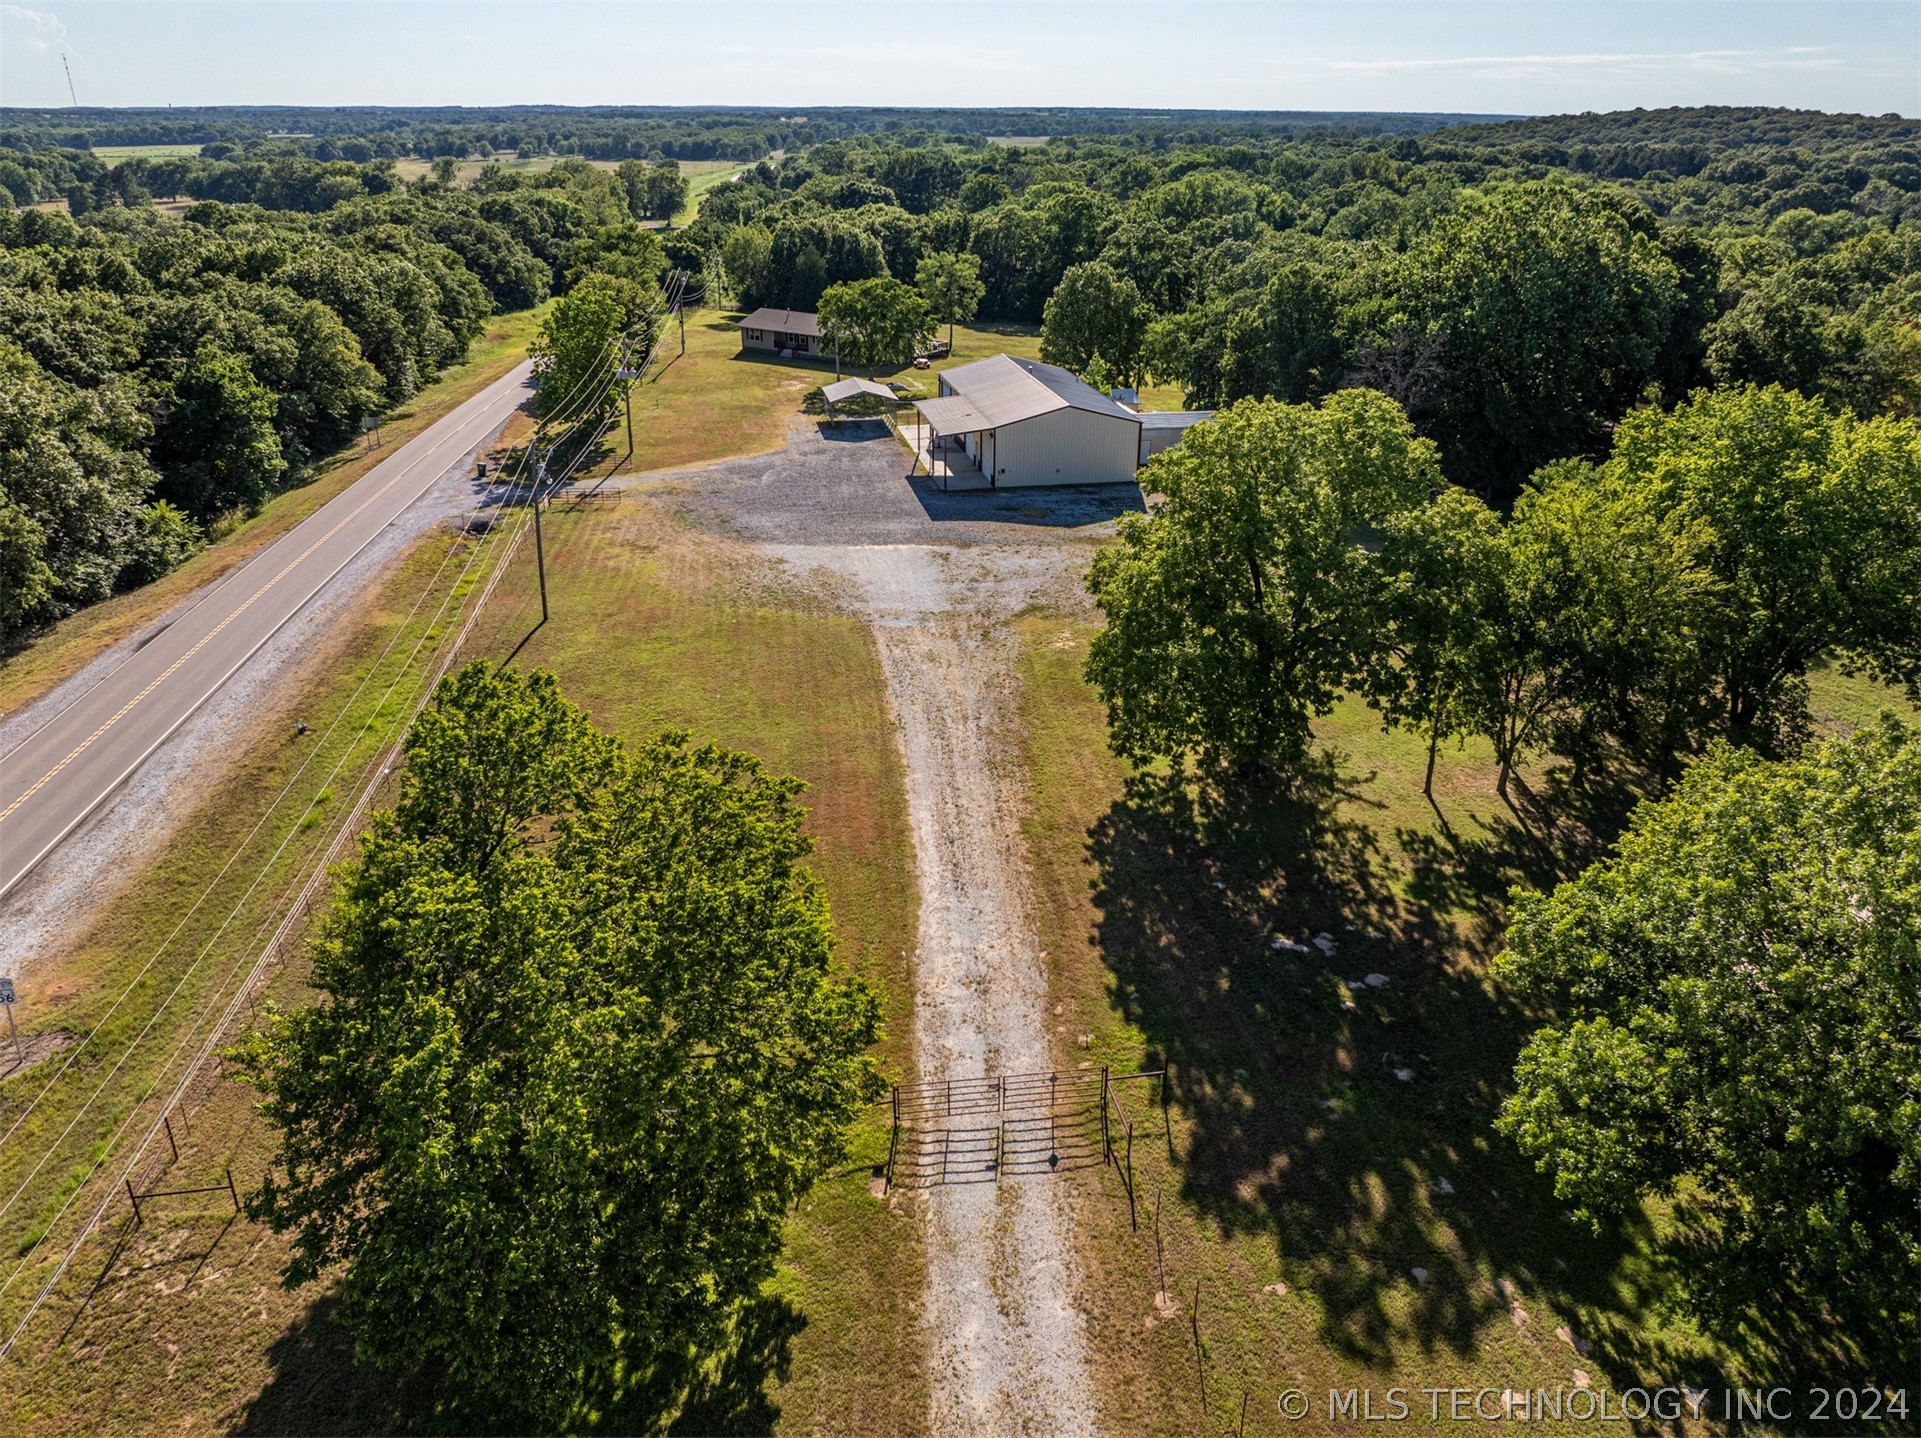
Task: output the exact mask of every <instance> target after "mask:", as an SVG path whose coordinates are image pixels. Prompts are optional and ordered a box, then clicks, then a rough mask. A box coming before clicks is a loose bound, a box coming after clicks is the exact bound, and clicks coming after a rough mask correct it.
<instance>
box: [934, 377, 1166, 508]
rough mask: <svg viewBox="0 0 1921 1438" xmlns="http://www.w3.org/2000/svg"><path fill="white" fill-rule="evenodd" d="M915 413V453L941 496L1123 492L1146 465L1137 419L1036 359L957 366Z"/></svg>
mask: <svg viewBox="0 0 1921 1438" xmlns="http://www.w3.org/2000/svg"><path fill="white" fill-rule="evenodd" d="M914 408H915V410H916V411H918V412H919V414H920V418H921V425H920V432H919V435H918V440H919V442H918V443H917V445H916V449H917V451H921V452H922V458H923V459H924V460H925V461H926V463H927V471H928V473H929V474H930V475H932V476H933V477H934V479H935V480H936V482H937V483H939V484H940V485H941V487H942V488H943V489H999V488H1010V489H1011V488H1020V487H1027V486H1035V485H1049V484H1125V483H1128V482H1129V481H1131V480H1132V479H1133V478H1134V470H1135V469H1136V467H1138V465H1139V463H1140V454H1141V420H1140V416H1139V415H1137V414H1135V413H1134V412H1133V411H1132V410H1129V409H1125V408H1123V407H1122V406H1121V405H1119V404H1116V403H1115V402H1114V401H1113V400H1111V399H1109V398H1108V397H1107V396H1106V395H1104V394H1102V393H1101V392H1100V391H1099V390H1097V389H1095V388H1094V387H1093V386H1092V385H1089V384H1087V383H1085V382H1083V381H1082V380H1080V379H1078V378H1076V377H1075V376H1074V375H1072V374H1070V373H1069V372H1068V371H1066V370H1064V369H1062V368H1060V367H1059V366H1058V365H1051V364H1042V363H1041V362H1040V361H1039V360H1028V359H1016V358H1014V357H1013V356H1012V355H994V356H993V357H992V358H989V359H984V360H979V361H976V362H975V363H973V364H967V365H960V366H958V367H957V368H955V369H951V370H948V371H946V372H945V373H943V374H942V375H941V377H940V394H939V395H938V396H937V397H936V398H934V399H925V400H918V401H916V402H915V405H914Z"/></svg>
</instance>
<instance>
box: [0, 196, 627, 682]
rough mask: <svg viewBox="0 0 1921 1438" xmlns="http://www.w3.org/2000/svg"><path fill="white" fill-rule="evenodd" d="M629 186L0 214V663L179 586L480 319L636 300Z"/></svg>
mask: <svg viewBox="0 0 1921 1438" xmlns="http://www.w3.org/2000/svg"><path fill="white" fill-rule="evenodd" d="M639 168H641V169H642V170H650V169H651V168H652V167H639ZM630 178H633V177H630V176H628V175H625V174H623V173H620V172H610V171H603V170H597V169H593V168H592V167H589V166H586V165H585V164H581V165H579V166H577V167H575V168H564V169H561V170H559V171H557V172H555V173H553V174H549V175H543V176H540V177H537V178H536V177H529V178H528V179H527V180H526V181H525V182H522V181H521V180H520V179H518V178H515V179H513V180H511V181H503V182H502V183H499V184H496V185H493V186H491V187H489V188H487V189H485V190H484V191H470V190H459V191H455V190H452V189H450V188H448V187H447V186H445V185H444V184H440V183H438V182H435V181H432V180H429V181H428V182H426V183H424V184H419V185H415V186H412V187H406V188H398V189H391V190H382V191H379V192H377V193H376V192H365V193H357V194H354V195H353V196H351V197H348V198H343V199H339V200H337V201H336V202H334V203H332V204H331V205H330V206H328V207H327V208H325V209H324V210H322V211H320V212H318V213H308V212H306V211H304V210H301V209H291V208H289V209H266V208H263V207H260V206H258V205H254V204H227V203H222V202H218V201H203V202H201V203H199V204H196V205H193V206H192V207H190V208H189V209H188V210H187V211H186V213H185V216H184V218H181V219H174V218H171V217H169V216H167V215H164V214H161V213H160V212H158V211H157V210H155V209H154V208H152V207H151V206H148V205H142V204H139V203H126V204H119V205H116V206H114V207H112V208H110V209H103V210H100V211H98V212H96V213H93V214H89V215H86V216H85V217H84V218H82V219H80V220H77V221H76V220H75V219H73V218H71V217H69V216H67V215H63V214H60V213H57V212H47V211H39V210H24V211H17V212H13V213H0V369H4V370H5V373H6V380H7V382H6V384H5V385H4V387H0V390H3V393H0V643H4V644H8V645H11V644H14V643H17V642H19V640H20V639H21V638H22V637H23V636H24V635H25V634H27V633H29V632H31V631H32V630H33V629H34V628H36V627H38V626H40V625H44V624H46V623H47V622H49V621H51V620H53V619H56V618H58V617H60V616H61V615H62V614H66V613H69V612H71V611H72V610H73V609H75V608H77V607H79V606H81V605H84V604H87V603H90V602H93V601H95V600H98V599H101V598H104V597H106V596H107V595H109V594H111V593H113V592H115V591H116V590H119V589H125V588H127V587H129V586H132V585H136V584H140V583H144V582H146V581H147V580H150V579H152V578H154V577H156V576H157V575H158V574H161V573H164V572H165V571H166V570H167V569H168V568H170V567H172V566H173V565H175V564H177V563H179V562H180V561H181V559H183V558H184V557H186V556H187V555H188V554H190V553H192V552H193V550H194V549H195V548H196V547H197V546H198V545H199V544H200V543H201V542H202V540H203V538H204V537H205V535H207V534H208V533H209V532H213V531H215V530H217V529H219V528H220V527H221V526H222V525H223V524H225V523H227V522H229V520H230V518H231V517H232V516H234V515H237V514H245V513H247V512H250V511H251V510H253V509H255V508H257V507H258V506H259V505H260V504H261V503H262V502H263V501H264V500H266V499H267V498H268V497H270V496H271V495H272V494H273V493H274V492H276V491H277V490H278V489H280V488H282V487H284V486H286V485H288V484H291V483H295V482H298V481H299V480H300V479H302V478H303V477H304V475H305V474H307V473H308V472H309V470H310V468H311V466H312V464H313V462H314V461H315V460H316V459H317V458H319V457H321V456H323V455H325V454H327V453H328V452H330V451H332V450H334V449H336V448H338V447H339V446H340V445H341V444H343V443H345V442H346V441H348V440H349V439H351V438H352V437H353V436H354V435H356V434H357V433H358V432H359V429H360V426H361V422H362V421H363V420H364V419H365V418H366V417H368V416H370V415H374V414H377V413H379V412H380V411H382V410H384V409H387V408H390V407H391V406H393V405H396V404H399V403H401V402H403V401H404V400H406V399H408V398H409V397H411V396H412V395H414V394H415V393H417V392H418V391H419V390H420V388H421V386H422V385H424V384H425V383H427V382H428V381H429V380H430V379H431V378H432V377H433V376H434V375H435V374H437V373H438V372H439V371H441V370H442V369H443V368H445V367H446V366H447V365H448V364H451V363H453V362H455V361H457V360H459V359H461V358H462V357H463V356H464V355H465V354H466V353H467V351H468V347H469V346H470V345H471V344H472V342H473V341H474V339H475V338H477V337H478V336H479V335H480V334H481V333H482V331H483V329H484V327H485V325H486V322H487V318H488V316H489V315H491V314H493V313H495V312H498V311H504V310H517V309H525V308H527V307H529V306H531V305H534V304H537V303H539V302H541V301H542V300H544V299H546V298H547V297H548V296H549V295H550V294H553V293H556V292H559V291H564V290H566V289H568V288H569V287H570V286H572V285H575V284H577V283H579V282H581V281H582V280H584V279H586V278H588V277H589V276H591V275H596V274H598V275H602V276H605V277H607V278H608V280H609V282H611V281H612V280H613V279H624V280H625V282H627V283H637V284H642V285H649V284H653V283H655V282H657V280H658V277H659V274H660V272H661V269H662V268H663V266H664V264H665V260H664V257H663V255H662V253H661V248H660V244H659V241H658V240H657V239H655V237H654V236H653V235H652V234H651V233H649V232H648V231H647V230H645V229H643V228H642V227H641V224H640V221H639V218H638V217H637V215H636V190H635V189H634V188H632V187H630V185H629V183H628V181H629V179H630ZM641 178H643V179H644V178H645V177H644V176H642V177H641ZM639 195H640V202H641V203H642V204H643V205H644V204H645V203H646V199H647V196H646V193H645V191H644V190H643V191H640V192H639Z"/></svg>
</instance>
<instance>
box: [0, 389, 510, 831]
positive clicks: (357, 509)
mask: <svg viewBox="0 0 1921 1438" xmlns="http://www.w3.org/2000/svg"><path fill="white" fill-rule="evenodd" d="M476 398H478V396H476ZM444 444H445V441H442V442H441V443H440V444H435V445H432V446H430V447H429V448H428V450H427V451H426V453H424V454H422V455H421V457H420V459H417V460H414V461H411V462H410V463H408V464H405V465H403V466H402V467H401V469H400V472H399V473H397V474H396V475H394V477H393V478H392V479H390V480H388V481H387V482H386V483H385V484H383V485H381V486H380V488H379V489H377V490H375V491H374V492H373V493H372V494H370V495H368V496H367V497H366V498H365V499H363V500H362V501H361V502H360V503H359V504H357V505H355V506H354V508H353V509H352V510H351V511H350V512H349V513H347V514H345V515H342V516H341V518H340V521H339V523H337V524H335V525H334V527H333V528H332V529H330V530H328V531H327V532H326V533H325V534H323V535H321V536H320V538H318V539H316V540H315V541H314V542H313V543H312V544H310V545H308V546H307V547H306V548H305V549H304V550H302V551H301V552H300V553H299V555H297V556H296V557H295V558H293V559H290V560H288V561H287V563H286V564H285V565H284V566H283V567H282V568H281V570H280V572H279V573H278V574H276V575H274V577H273V578H272V579H269V580H268V581H267V582H266V583H265V584H263V585H261V586H260V587H259V588H258V589H256V590H255V591H254V592H253V593H252V594H250V595H248V596H247V598H246V600H245V601H244V602H243V603H241V605H240V606H239V607H238V608H236V609H235V610H234V611H233V612H232V613H231V614H229V615H228V616H227V617H226V618H225V619H223V620H221V621H220V623H218V624H217V625H215V626H214V627H213V628H212V629H210V630H208V631H207V632H206V633H205V634H203V635H201V636H200V638H199V639H197V640H196V641H195V642H194V645H193V647H192V648H191V649H189V650H188V651H187V652H186V653H184V654H182V655H181V656H180V657H179V658H178V659H176V660H174V661H173V663H171V664H169V665H168V666H167V667H166V668H165V669H163V670H161V672H160V673H159V674H158V675H156V676H155V677H154V678H153V679H152V680H151V681H150V682H149V683H148V685H147V687H146V688H144V689H142V690H141V691H140V692H139V693H138V694H136V695H134V696H133V698H131V699H129V700H128V701H127V702H126V703H125V704H123V705H121V706H120V710H119V712H118V713H116V714H115V715H114V716H113V717H112V718H111V719H109V720H107V722H106V723H104V724H102V725H101V726H100V727H99V728H98V729H96V730H94V731H93V733H91V734H89V735H88V736H87V737H86V738H85V739H82V740H81V741H80V742H79V743H78V744H76V745H75V746H74V748H73V750H72V752H71V753H69V754H68V755H67V757H66V758H64V759H62V760H61V761H60V762H59V763H58V764H55V765H54V766H53V767H52V768H51V769H49V770H47V772H46V773H44V774H42V775H41V776H40V777H39V778H38V779H36V780H34V782H33V785H32V787H31V788H29V789H27V790H26V791H25V792H23V793H22V794H21V795H20V796H19V797H18V798H16V799H15V800H14V801H13V802H12V803H11V804H9V805H7V807H6V808H5V809H0V823H5V822H6V821H7V819H8V817H9V816H10V815H12V813H13V811H14V810H16V809H18V808H19V807H20V806H21V805H22V804H24V803H26V802H27V800H29V799H31V798H32V797H33V796H34V795H35V794H37V793H39V792H40V790H42V789H43V788H45V787H46V786H47V785H48V784H49V783H51V782H52V781H53V780H54V779H56V778H58V777H59V775H60V772H61V771H62V770H63V769H65V768H66V767H67V765H69V764H71V763H72V762H73V761H74V760H75V759H78V758H79V757H80V756H81V755H82V754H84V753H86V752H87V750H88V749H89V748H91V747H92V746H93V745H94V744H95V743H96V742H98V740H99V739H100V737H101V735H103V734H105V733H106V732H107V731H108V730H109V729H111V728H113V726H114V725H116V724H118V723H119V722H120V721H121V720H122V719H124V718H126V717H127V715H128V714H129V713H130V712H131V711H132V710H133V709H134V708H135V707H136V706H137V705H138V704H139V703H140V702H141V701H142V700H143V699H145V698H146V697H147V696H148V695H149V694H151V693H153V691H154V690H155V689H158V688H159V687H160V686H161V685H162V684H164V683H166V681H167V680H168V679H169V678H170V677H171V676H172V675H173V673H174V671H176V670H177V669H179V668H180V666H181V665H183V664H185V663H186V662H187V661H188V660H190V659H192V658H193V657H194V655H196V654H198V653H199V652H200V651H201V650H202V649H203V648H205V647H206V646H207V645H208V644H210V643H212V642H213V640H215V639H217V638H218V637H219V636H220V634H221V631H223V630H224V629H226V627H227V626H228V625H230V624H232V623H233V622H234V621H235V620H236V619H238V618H240V616H241V615H243V614H245V613H246V612H247V611H248V610H249V609H251V608H252V607H253V605H254V603H255V602H256V601H257V600H258V599H259V598H260V597H261V596H262V595H263V594H265V593H266V592H267V591H268V590H270V589H272V588H273V587H274V586H275V585H276V584H278V583H280V581H281V580H283V579H285V578H286V577H287V575H288V574H290V573H291V572H292V571H293V570H295V569H297V568H299V566H300V565H301V564H302V563H304V562H305V561H306V560H307V559H308V558H309V557H310V556H311V555H312V554H313V552H314V551H315V550H317V549H319V548H320V547H321V546H322V545H324V544H325V543H326V542H327V541H328V540H330V539H332V538H333V537H334V536H335V535H336V534H338V533H340V531H341V530H342V529H344V528H346V526H347V525H349V524H351V523H352V522H353V521H354V520H355V519H357V518H358V517H359V516H360V513H361V511H362V510H364V509H366V508H367V506H368V505H370V504H372V503H373V502H374V501H375V500H377V499H379V498H380V497H381V496H382V495H384V494H385V493H386V492H387V491H388V490H390V489H392V488H393V487H394V486H395V485H396V484H399V483H400V482H401V481H402V480H404V479H406V478H407V477H408V476H409V475H411V474H412V473H413V472H414V471H415V470H416V469H417V468H419V466H420V464H421V462H422V461H424V460H426V459H427V458H429V457H430V456H431V455H433V454H434V453H436V452H438V451H439V450H440V449H441V448H443V446H444Z"/></svg>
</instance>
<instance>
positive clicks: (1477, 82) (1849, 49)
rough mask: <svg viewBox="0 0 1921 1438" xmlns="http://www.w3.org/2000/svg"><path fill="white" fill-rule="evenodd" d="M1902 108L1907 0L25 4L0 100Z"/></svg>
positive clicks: (4, 18)
mask: <svg viewBox="0 0 1921 1438" xmlns="http://www.w3.org/2000/svg"><path fill="white" fill-rule="evenodd" d="M63 55H64V56H65V57H66V58H67V59H68V61H69V63H71V65H72V67H73V75H74V83H75V85H76V87H77V89H78V92H79V97H80V100H81V102H82V103H83V104H94V105H165V104H181V105H188V104H249V103H274V104H313V105H324V104H386V105H416V104H470V105H473V104H507V103H529V102H543V103H562V104H670V105H700V104H769V105H779V106H783V107H791V108H794V109H797V110H798V109H805V108H807V107H809V106H821V105H833V104H846V105H852V104H885V105H914V104H930V103H939V104H949V105H1126V106H1167V107H1170V108H1173V107H1205V108H1231V109H1296V110H1329V109H1345V110H1438V111H1478V112H1484V113H1486V112H1495V113H1527V114H1539V113H1551V112H1563V111H1578V110H1589V109H1592V110H1606V109H1620V108H1629V107H1632V106H1636V105H1644V106H1650V107H1652V106H1661V105H1693V104H1744V105H1791V106H1797V107H1804V108H1812V109H1824V110H1852V111H1862V112H1866V113H1869V114H1880V113H1883V112H1886V111H1890V110H1892V111H1898V112H1900V113H1902V114H1905V115H1917V114H1921V0H1800V3H1777V0H1661V3H1644V0H1587V3H1578V4H1577V3H1568V0H1472V3H1465V0H1420V3H1405V0H1401V3H1387V0H1318V3H1312V4H1302V3H1276V0H1267V3H1239V4H1220V3H1202V0H1191V3H1189V0H1157V3H1153V4H1132V3H1127V0H1087V3H1050V0H1027V3H1019V4H1007V3H1001V0H894V3H889V4H873V3H811V0H778V3H759V4H741V3H733V0H668V3H657V0H621V3H576V0H458V3H454V0H446V3H383V4H365V3H342V0H224V3H182V0H113V3H108V0H18V3H0V104H5V105H56V104H64V103H65V102H66V99H67V82H66V78H65V76H64V75H63V73H62V71H61V65H60V62H61V58H62V56H63Z"/></svg>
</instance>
